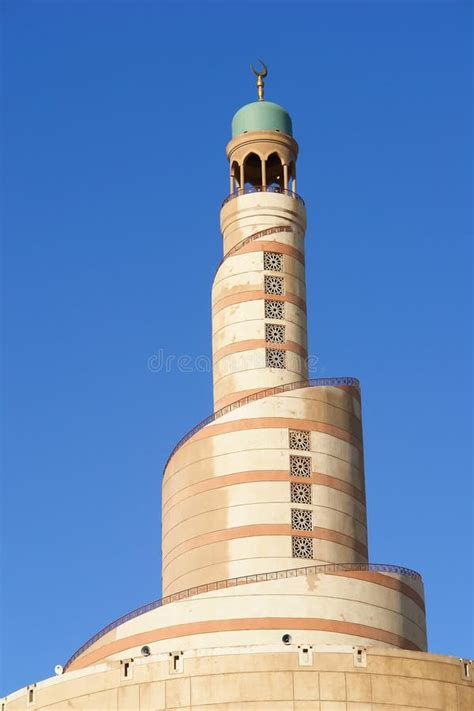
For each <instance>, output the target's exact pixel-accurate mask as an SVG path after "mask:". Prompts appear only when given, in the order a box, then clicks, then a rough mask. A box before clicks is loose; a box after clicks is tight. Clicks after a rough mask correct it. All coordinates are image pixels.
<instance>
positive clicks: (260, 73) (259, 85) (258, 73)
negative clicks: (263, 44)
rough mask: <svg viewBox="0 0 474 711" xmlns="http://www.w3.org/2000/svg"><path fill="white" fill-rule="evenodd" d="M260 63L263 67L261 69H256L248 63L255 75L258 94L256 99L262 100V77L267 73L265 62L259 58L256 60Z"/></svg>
mask: <svg viewBox="0 0 474 711" xmlns="http://www.w3.org/2000/svg"><path fill="white" fill-rule="evenodd" d="M258 61H259V62H260V64H261V65H262V67H263V69H262V70H261V71H257V70H256V69H255V67H254V66H253V64H251V65H250V69H251V70H252V71H253V73H254V74H255V76H256V77H257V94H258V100H259V101H263V78H264V77H266V76H267V74H268V69H267V65H266V64H265V62H262V60H261V59H259V60H258Z"/></svg>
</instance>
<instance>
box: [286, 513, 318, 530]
mask: <svg viewBox="0 0 474 711" xmlns="http://www.w3.org/2000/svg"><path fill="white" fill-rule="evenodd" d="M291 528H293V529H294V530H295V531H312V530H313V512H312V511H306V510H305V509H291Z"/></svg>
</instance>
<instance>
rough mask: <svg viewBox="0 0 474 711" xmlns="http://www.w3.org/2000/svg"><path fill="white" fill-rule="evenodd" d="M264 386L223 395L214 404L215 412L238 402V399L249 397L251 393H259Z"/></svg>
mask: <svg viewBox="0 0 474 711" xmlns="http://www.w3.org/2000/svg"><path fill="white" fill-rule="evenodd" d="M261 390H262V388H261V387H260V388H253V389H251V390H239V391H238V392H236V393H230V395H226V396H225V397H221V398H219V399H218V400H216V402H215V404H214V412H217V411H218V410H221V409H222V408H223V407H226V405H231V404H232V403H233V402H237V400H241V399H242V398H244V397H248V396H249V395H253V394H254V393H259V392H261Z"/></svg>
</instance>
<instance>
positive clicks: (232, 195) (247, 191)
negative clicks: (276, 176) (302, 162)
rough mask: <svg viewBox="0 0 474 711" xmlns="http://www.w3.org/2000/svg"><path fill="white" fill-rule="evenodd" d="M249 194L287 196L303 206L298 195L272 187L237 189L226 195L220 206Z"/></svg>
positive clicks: (260, 186) (258, 186)
mask: <svg viewBox="0 0 474 711" xmlns="http://www.w3.org/2000/svg"><path fill="white" fill-rule="evenodd" d="M251 193H279V194H280V195H289V196H290V197H291V198H294V199H295V200H298V202H300V203H301V204H302V205H304V200H303V198H302V197H301V196H300V195H298V193H294V192H293V190H288V189H287V188H280V187H277V186H274V185H257V186H253V185H252V186H251V187H249V188H239V189H238V190H235V191H234V192H233V193H230V195H228V196H227V197H226V199H225V200H224V201H223V203H222V206H224V205H225V204H226V203H227V202H229V200H233V199H234V198H236V197H241V196H242V195H249V194H251Z"/></svg>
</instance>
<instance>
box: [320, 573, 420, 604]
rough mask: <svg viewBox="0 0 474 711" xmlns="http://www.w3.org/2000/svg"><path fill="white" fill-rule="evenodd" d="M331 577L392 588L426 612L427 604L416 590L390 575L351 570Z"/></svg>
mask: <svg viewBox="0 0 474 711" xmlns="http://www.w3.org/2000/svg"><path fill="white" fill-rule="evenodd" d="M330 575H339V576H341V577H343V578H357V579H358V580H364V581H365V582H369V583H374V584H375V585H382V587H384V588H390V589H391V590H396V591H397V592H400V593H402V594H403V595H406V597H409V598H411V599H412V600H413V602H415V603H416V604H417V605H418V607H420V608H421V609H422V610H423V612H424V611H425V603H424V600H423V598H422V597H421V596H420V595H418V593H417V592H416V590H413V588H411V587H410V586H409V585H407V584H406V583H404V582H402V581H401V580H398V579H397V578H391V577H390V576H389V575H385V574H384V573H376V572H372V571H365V570H351V571H347V572H340V573H337V572H334V573H330Z"/></svg>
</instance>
